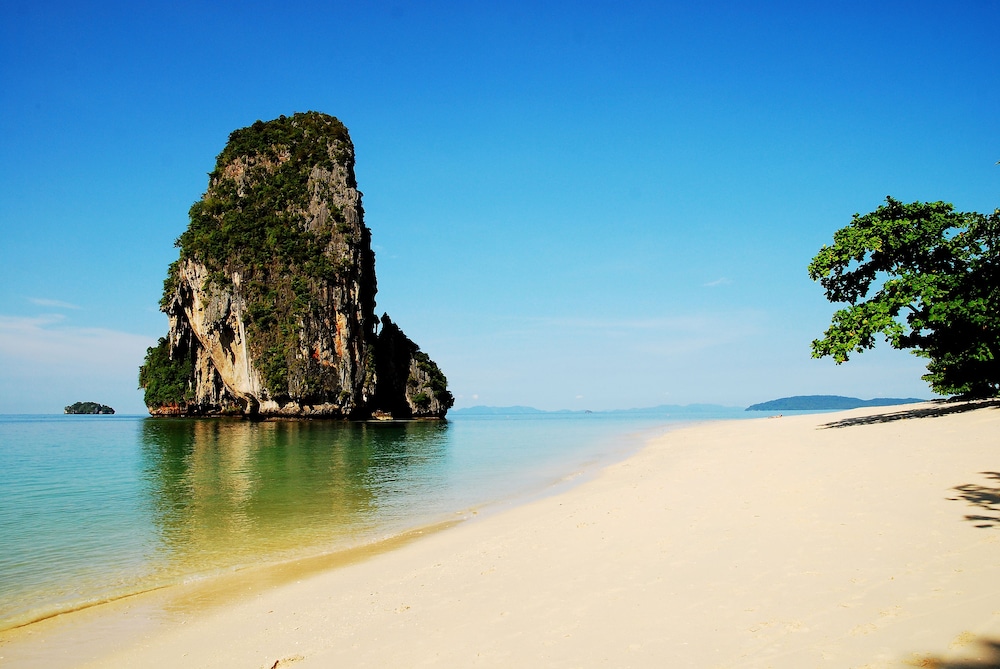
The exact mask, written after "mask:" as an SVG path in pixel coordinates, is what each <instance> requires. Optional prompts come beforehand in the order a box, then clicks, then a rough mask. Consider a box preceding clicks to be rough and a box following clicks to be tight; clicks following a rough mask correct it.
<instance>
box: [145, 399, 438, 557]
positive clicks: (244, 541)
mask: <svg viewBox="0 0 1000 669" xmlns="http://www.w3.org/2000/svg"><path fill="white" fill-rule="evenodd" d="M448 429H449V428H448V424H447V423H441V422H413V423H375V424H371V423H344V422H340V421H320V422H302V421H287V422H284V421H282V422H247V421H241V420H232V421H230V420H219V419H215V420H194V419H191V420H185V419H181V420H172V421H162V420H153V419H150V420H146V421H144V422H143V426H142V455H143V472H144V478H145V480H146V483H147V485H146V494H147V506H148V508H149V510H150V511H151V514H152V516H153V520H154V522H155V524H156V526H157V528H158V532H159V536H160V540H161V547H160V550H161V551H162V554H160V555H157V556H151V557H152V558H153V560H154V562H162V563H163V566H164V568H167V569H169V570H179V571H181V572H183V573H188V572H194V571H202V570H205V569H212V568H218V567H223V566H231V565H236V564H245V563H249V562H258V561H266V560H268V559H277V558H279V557H282V556H288V555H295V554H301V553H303V552H308V551H309V550H310V549H312V550H313V551H316V550H322V549H324V548H333V547H336V546H338V545H340V546H343V545H347V544H349V543H352V542H354V541H360V540H364V539H365V538H366V537H370V536H375V535H382V534H385V533H386V532H388V531H397V530H399V529H401V528H402V527H405V526H407V525H409V524H412V522H413V520H412V519H414V518H419V517H420V513H421V509H422V508H423V507H424V506H425V504H426V499H427V496H428V495H431V496H433V495H435V494H439V493H440V485H441V482H442V479H443V476H444V474H443V471H442V469H443V467H444V464H445V460H446V454H447V449H448ZM408 521H409V522H408Z"/></svg>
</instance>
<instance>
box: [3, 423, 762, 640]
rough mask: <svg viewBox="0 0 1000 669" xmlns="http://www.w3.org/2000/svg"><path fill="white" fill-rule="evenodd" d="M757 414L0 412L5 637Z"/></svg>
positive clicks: (534, 486) (514, 494) (469, 506)
mask: <svg viewBox="0 0 1000 669" xmlns="http://www.w3.org/2000/svg"><path fill="white" fill-rule="evenodd" d="M760 415H761V414H749V415H748V414H746V413H744V412H743V411H742V410H740V409H735V408H733V409H730V408H725V407H709V408H705V407H700V408H697V409H695V410H683V409H680V410H675V411H665V410H659V411H650V412H647V413H642V412H638V413H637V412H596V413H530V414H504V413H502V412H501V413H494V414H489V415H486V414H483V415H476V414H473V415H456V416H455V417H454V418H452V417H449V419H448V420H447V421H433V422H431V421H413V422H345V421H325V420H312V421H291V420H280V421H245V420H239V419H178V418H170V419H164V418H150V417H146V416H122V415H113V416H107V415H102V416H74V415H0V630H4V629H10V628H13V627H18V626H22V625H25V624H28V623H31V622H33V621H36V620H40V619H44V618H48V617H51V616H53V615H58V614H60V613H63V612H66V611H72V610H77V609H80V608H85V607H88V606H91V605H94V604H98V603H102V602H107V601H111V600H114V599H117V598H121V597H125V596H128V595H132V594H135V593H139V592H143V591H147V590H151V589H155V588H162V587H165V586H170V585H173V584H178V583H185V582H190V581H192V580H197V579H210V578H212V577H213V576H215V575H218V574H222V573H226V572H232V571H235V570H239V569H243V568H246V567H251V566H259V565H269V564H278V563H282V562H289V561H295V560H299V559H303V558H310V557H315V556H318V555H326V554H332V553H336V552H338V551H347V550H351V549H354V548H357V547H360V546H365V545H370V544H375V543H377V542H380V541H385V540H387V539H391V538H392V537H395V536H400V535H402V534H403V533H406V532H408V531H412V530H414V529H415V528H420V527H429V526H433V525H435V524H441V523H445V522H448V521H453V520H458V521H461V520H463V519H466V518H469V517H472V516H473V515H478V514H484V513H490V512H491V511H492V510H496V509H501V508H504V507H505V506H508V505H512V504H517V503H520V502H523V501H525V500H528V499H531V498H532V497H538V496H542V495H546V494H551V493H553V492H555V491H559V490H562V489H565V488H567V487H569V486H572V485H575V484H576V483H577V482H579V481H581V480H584V479H585V478H586V477H587V476H588V475H591V474H593V473H594V472H596V471H599V470H600V469H601V468H602V467H603V466H605V465H607V464H609V463H612V462H614V461H616V460H620V459H623V458H625V457H627V456H628V455H630V454H631V453H633V452H635V451H636V450H638V449H639V448H640V447H641V445H642V444H643V443H644V442H645V441H647V440H648V439H649V438H651V437H652V436H655V435H657V434H658V433H661V432H663V431H666V430H669V429H671V428H672V427H676V426H678V425H683V424H686V423H690V422H692V421H704V420H718V419H737V418H747V417H759V416H760Z"/></svg>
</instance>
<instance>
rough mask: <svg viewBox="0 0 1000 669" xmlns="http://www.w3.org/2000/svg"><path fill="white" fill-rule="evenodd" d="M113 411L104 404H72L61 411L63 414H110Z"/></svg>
mask: <svg viewBox="0 0 1000 669" xmlns="http://www.w3.org/2000/svg"><path fill="white" fill-rule="evenodd" d="M114 412H115V410H114V409H112V408H111V407H109V406H107V405H106V404H98V403H97V402H74V403H73V404H70V405H69V406H68V407H65V408H64V409H63V413H70V414H112V413H114Z"/></svg>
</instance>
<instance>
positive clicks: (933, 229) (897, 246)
mask: <svg viewBox="0 0 1000 669" xmlns="http://www.w3.org/2000/svg"><path fill="white" fill-rule="evenodd" d="M809 276H810V277H811V278H812V279H813V280H814V281H819V282H820V283H821V284H822V286H823V288H824V289H825V291H826V297H827V299H829V300H830V301H831V302H842V303H847V305H848V306H846V307H844V308H841V309H838V310H837V311H836V312H835V313H834V314H833V319H832V321H831V323H830V327H829V328H828V329H827V331H826V332H825V333H824V336H823V338H822V339H817V340H815V341H813V343H812V354H813V357H815V358H822V357H825V356H830V357H832V358H833V359H834V360H835V361H836V362H837V363H838V364H840V363H842V362H845V361H847V360H848V358H849V356H850V355H851V354H852V353H855V352H857V353H860V352H862V351H864V350H866V349H870V348H872V347H874V345H875V336H876V335H878V334H881V335H882V336H884V338H885V340H886V341H887V342H888V343H889V344H890V345H891V346H893V347H894V348H897V349H912V352H913V353H914V354H915V355H917V356H920V357H922V358H927V359H928V363H927V374H925V375H923V377H922V378H923V379H924V380H925V381H927V382H928V383H929V384H930V386H931V388H932V389H933V390H934V391H935V392H937V393H940V394H944V395H959V396H963V397H970V398H971V397H993V396H996V395H998V394H1000V210H996V211H994V212H993V213H992V214H989V215H984V214H980V213H976V212H957V211H955V209H954V207H953V206H952V205H951V204H947V203H944V202H914V203H912V204H903V203H902V202H900V201H898V200H895V199H893V198H891V197H888V198H886V203H885V204H884V205H882V206H880V207H878V208H877V209H876V210H875V211H873V212H871V213H869V214H865V215H864V216H861V215H859V214H855V215H854V217H853V219H852V220H851V223H850V224H849V225H847V226H845V227H843V228H841V229H840V230H838V231H837V232H836V233H835V234H834V236H833V245H832V246H824V247H823V248H822V249H820V251H819V253H818V254H816V257H815V258H813V259H812V262H811V263H810V264H809Z"/></svg>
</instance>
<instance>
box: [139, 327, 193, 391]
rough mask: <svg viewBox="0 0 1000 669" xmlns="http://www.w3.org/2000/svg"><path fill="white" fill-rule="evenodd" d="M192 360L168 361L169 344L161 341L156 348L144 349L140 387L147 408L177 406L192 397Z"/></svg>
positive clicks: (187, 358) (162, 339)
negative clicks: (143, 393) (144, 356)
mask: <svg viewBox="0 0 1000 669" xmlns="http://www.w3.org/2000/svg"><path fill="white" fill-rule="evenodd" d="M193 377H194V358H193V356H191V355H187V356H178V357H177V358H176V359H172V358H171V357H170V344H169V342H168V341H167V338H166V337H160V341H159V342H158V343H157V345H156V346H152V347H150V348H148V349H146V360H145V362H144V363H143V365H142V367H140V368H139V387H140V388H143V389H145V391H146V392H145V396H144V399H145V402H146V406H148V407H154V406H155V407H165V406H179V405H182V404H184V403H185V402H187V401H188V400H190V399H191V397H192V389H191V381H192V379H193Z"/></svg>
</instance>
